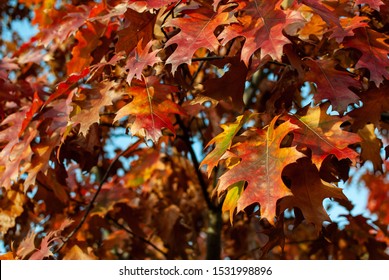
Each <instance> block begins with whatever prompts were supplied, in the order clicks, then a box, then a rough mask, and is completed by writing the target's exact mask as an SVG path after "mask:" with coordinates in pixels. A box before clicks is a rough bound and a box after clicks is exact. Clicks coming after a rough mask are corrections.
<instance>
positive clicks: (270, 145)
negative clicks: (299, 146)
mask: <svg viewBox="0 0 389 280" xmlns="http://www.w3.org/2000/svg"><path fill="white" fill-rule="evenodd" d="M277 119H278V117H275V118H274V119H273V120H272V121H271V123H270V124H269V126H268V128H267V129H252V130H248V131H246V132H245V133H244V134H243V135H242V137H244V138H246V139H245V141H243V142H239V143H237V144H235V145H234V146H232V147H231V149H230V154H229V155H228V158H230V159H231V158H234V157H235V158H239V159H240V160H241V161H240V162H239V163H238V164H236V165H234V166H233V167H232V168H231V169H230V170H228V171H227V172H226V173H224V174H223V175H222V176H221V177H220V178H219V183H218V186H217V193H218V194H219V195H220V194H221V193H223V192H225V191H227V190H228V188H229V187H230V186H231V185H233V184H235V183H237V182H240V181H245V182H247V187H246V188H245V190H244V191H243V193H242V194H241V195H240V197H239V199H238V201H237V212H240V211H242V210H244V209H245V208H246V207H247V206H249V205H252V204H255V203H259V204H260V207H261V217H262V218H266V219H267V220H268V221H269V222H271V223H273V218H274V216H275V215H276V214H277V213H276V204H277V201H278V199H280V198H282V197H284V196H287V195H290V194H291V192H290V190H289V188H288V187H287V186H285V184H284V183H283V181H282V178H281V172H282V170H283V168H284V167H285V166H287V165H288V164H290V163H293V162H295V161H296V160H297V159H299V158H301V157H304V155H303V154H302V153H300V152H298V151H297V150H296V148H295V147H285V148H280V145H281V142H282V140H283V139H284V137H285V136H286V135H287V134H288V133H290V132H292V131H294V130H296V129H298V126H296V125H294V124H292V123H290V122H285V123H282V124H280V125H279V126H278V127H277V128H275V123H276V121H277ZM230 211H232V209H230Z"/></svg>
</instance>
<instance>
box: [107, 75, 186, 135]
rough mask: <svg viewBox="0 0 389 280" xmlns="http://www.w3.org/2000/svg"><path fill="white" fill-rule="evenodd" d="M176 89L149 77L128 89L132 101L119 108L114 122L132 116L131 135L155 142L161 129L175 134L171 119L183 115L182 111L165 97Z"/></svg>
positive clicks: (160, 133)
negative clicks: (133, 118) (176, 115)
mask: <svg viewBox="0 0 389 280" xmlns="http://www.w3.org/2000/svg"><path fill="white" fill-rule="evenodd" d="M176 91H177V88H176V87H173V86H168V85H163V84H160V83H159V80H158V78H156V77H149V78H146V80H145V81H144V82H142V83H139V84H138V85H135V86H132V87H130V88H129V91H128V94H129V95H130V96H132V97H133V100H132V101H131V102H130V103H129V104H127V105H125V106H124V107H123V108H121V109H120V110H119V111H118V112H117V113H116V117H115V119H114V121H117V120H119V119H121V118H122V117H124V116H128V115H130V116H134V117H135V120H134V121H133V122H132V124H131V125H130V126H131V133H132V134H133V135H137V136H140V137H144V138H146V139H151V140H152V141H154V142H157V141H158V139H159V138H160V137H161V136H162V129H163V128H167V129H169V130H170V131H171V132H172V133H175V129H174V126H173V122H172V120H171V117H172V116H174V115H175V114H181V115H182V114H183V111H182V109H181V108H180V107H179V106H178V105H177V104H175V103H174V102H173V101H171V100H170V99H168V98H167V95H168V94H170V93H173V92H176Z"/></svg>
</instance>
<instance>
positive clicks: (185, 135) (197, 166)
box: [176, 115, 218, 211]
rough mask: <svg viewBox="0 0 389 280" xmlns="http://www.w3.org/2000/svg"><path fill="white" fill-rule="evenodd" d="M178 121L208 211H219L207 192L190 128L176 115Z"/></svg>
mask: <svg viewBox="0 0 389 280" xmlns="http://www.w3.org/2000/svg"><path fill="white" fill-rule="evenodd" d="M176 119H177V123H178V125H179V126H180V128H181V130H182V131H183V136H182V139H183V140H184V142H185V143H186V145H187V147H188V150H189V153H190V156H191V158H192V162H193V166H194V169H195V171H196V175H197V178H198V180H199V183H200V187H201V191H202V193H203V196H204V200H205V202H206V204H207V206H208V209H210V210H212V211H217V210H218V207H216V206H215V205H214V204H213V203H212V201H211V198H210V196H209V193H208V190H207V188H208V185H207V183H206V182H205V180H204V177H203V173H202V172H201V169H200V163H199V161H198V159H197V156H196V153H195V151H194V149H193V146H192V142H191V136H190V135H189V133H188V128H187V127H186V126H185V124H184V122H183V121H182V119H181V117H180V116H179V115H176Z"/></svg>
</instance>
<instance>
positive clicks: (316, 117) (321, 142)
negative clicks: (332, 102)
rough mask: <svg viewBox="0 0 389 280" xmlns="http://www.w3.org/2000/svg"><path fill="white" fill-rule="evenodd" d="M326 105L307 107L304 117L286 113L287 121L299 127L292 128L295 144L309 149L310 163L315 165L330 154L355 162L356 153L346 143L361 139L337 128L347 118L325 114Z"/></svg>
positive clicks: (319, 164)
mask: <svg viewBox="0 0 389 280" xmlns="http://www.w3.org/2000/svg"><path fill="white" fill-rule="evenodd" d="M328 106H329V105H328V103H326V104H324V105H322V106H317V107H309V108H308V111H307V113H306V114H305V115H304V116H300V115H293V116H288V117H287V119H288V120H290V121H291V122H292V123H293V124H295V125H297V126H298V127H300V128H301V129H299V130H296V131H294V140H293V141H294V143H295V144H297V145H298V147H301V148H303V147H308V148H309V149H311V151H312V162H313V163H314V164H316V166H317V167H318V168H320V166H321V164H322V162H323V160H324V159H325V158H326V157H327V156H328V155H330V154H333V155H335V156H336V157H337V158H338V159H339V160H341V159H347V158H349V159H350V160H351V161H352V162H353V163H354V164H355V163H356V159H357V157H358V153H357V152H356V151H354V150H352V149H350V148H349V147H348V146H349V145H351V144H355V143H358V142H360V141H361V138H360V137H359V136H358V135H357V134H355V133H351V132H347V131H345V130H343V129H342V128H341V125H342V124H343V123H344V122H346V121H348V120H349V117H347V116H345V117H343V118H340V117H339V116H330V115H327V113H326V112H327V110H328Z"/></svg>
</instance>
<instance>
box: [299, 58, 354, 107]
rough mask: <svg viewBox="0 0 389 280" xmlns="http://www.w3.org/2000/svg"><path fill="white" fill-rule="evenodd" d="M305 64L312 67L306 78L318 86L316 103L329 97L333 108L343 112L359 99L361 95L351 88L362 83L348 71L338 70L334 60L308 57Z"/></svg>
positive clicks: (315, 94)
mask: <svg viewBox="0 0 389 280" xmlns="http://www.w3.org/2000/svg"><path fill="white" fill-rule="evenodd" d="M304 64H305V65H307V66H308V67H309V69H310V70H309V71H308V72H307V73H306V75H305V79H306V80H308V81H310V82H314V83H315V86H316V88H317V92H315V93H314V95H313V99H314V100H315V101H316V103H319V102H321V101H322V100H326V99H328V100H329V101H330V102H331V105H332V107H333V109H334V110H335V111H338V112H339V113H341V114H342V113H343V112H344V111H346V109H347V106H348V105H350V104H354V103H357V102H358V101H359V96H358V95H356V94H355V93H354V92H353V91H351V90H350V89H349V88H350V87H355V88H359V87H360V83H359V82H358V81H357V80H355V79H354V78H352V77H351V75H350V74H349V73H347V72H346V71H340V70H337V69H336V68H335V66H336V62H335V61H334V60H332V59H323V60H311V59H307V60H305V61H304Z"/></svg>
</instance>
